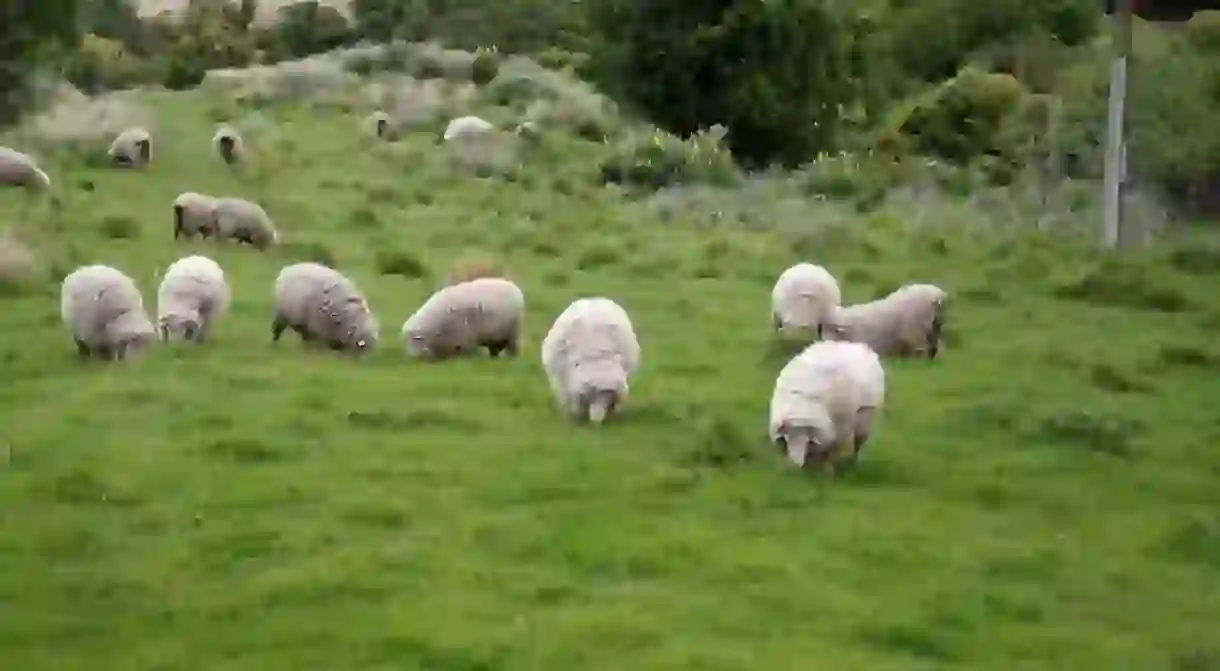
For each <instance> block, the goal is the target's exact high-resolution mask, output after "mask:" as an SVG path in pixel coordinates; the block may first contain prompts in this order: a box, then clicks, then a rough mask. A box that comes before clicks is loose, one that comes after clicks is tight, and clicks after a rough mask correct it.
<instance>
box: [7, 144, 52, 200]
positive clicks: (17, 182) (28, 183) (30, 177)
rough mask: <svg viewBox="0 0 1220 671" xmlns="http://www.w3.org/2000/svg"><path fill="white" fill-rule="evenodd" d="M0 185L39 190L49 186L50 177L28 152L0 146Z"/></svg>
mask: <svg viewBox="0 0 1220 671" xmlns="http://www.w3.org/2000/svg"><path fill="white" fill-rule="evenodd" d="M0 186H16V187H23V188H26V189H31V190H34V191H41V190H43V189H47V188H50V186H51V178H50V177H49V176H47V173H45V172H43V171H42V170H41V169H40V168H39V167H38V162H37V161H35V160H34V157H32V156H30V155H29V154H24V153H22V152H19V151H17V150H16V149H10V148H8V147H0Z"/></svg>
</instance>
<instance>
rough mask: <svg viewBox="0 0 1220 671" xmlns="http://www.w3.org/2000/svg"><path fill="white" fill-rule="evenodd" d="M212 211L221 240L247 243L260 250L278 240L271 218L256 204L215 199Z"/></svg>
mask: <svg viewBox="0 0 1220 671" xmlns="http://www.w3.org/2000/svg"><path fill="white" fill-rule="evenodd" d="M214 211H215V222H216V230H217V234H218V235H219V236H220V237H221V238H227V239H233V240H237V241H238V242H248V243H250V244H251V245H253V246H254V247H256V248H258V249H260V250H264V249H266V248H267V247H269V246H270V245H272V244H274V243H275V242H277V241H278V239H279V235H278V233H276V230H275V224H273V223H272V222H271V217H269V216H268V215H267V211H266V210H264V209H263V207H262V206H261V205H259V204H258V203H253V202H251V201H248V200H244V199H242V198H217V199H216V202H215V205H214Z"/></svg>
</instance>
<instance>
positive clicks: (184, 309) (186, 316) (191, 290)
mask: <svg viewBox="0 0 1220 671" xmlns="http://www.w3.org/2000/svg"><path fill="white" fill-rule="evenodd" d="M229 298H230V292H229V284H228V282H226V281H225V273H224V270H222V269H221V267H220V266H219V265H218V264H217V263H216V262H215V261H213V260H212V259H209V258H208V257H206V256H186V257H183V258H181V259H178V260H177V261H175V262H174V263H173V264H172V265H171V266H170V267H169V268H167V269H166V270H165V276H164V277H163V278H162V279H161V286H160V287H159V288H158V289H157V326H158V328H159V329H160V332H161V340H162V341H168V340H169V339H170V338H171V337H177V336H179V335H180V336H181V337H182V339H183V340H190V341H194V342H200V343H201V342H204V341H205V340H207V336H208V333H209V331H211V327H212V324H213V323H214V322H215V321H216V319H218V318H219V317H221V316H222V315H223V314H224V313H225V312H226V311H227V310H228V307H229Z"/></svg>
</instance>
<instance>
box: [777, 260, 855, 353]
mask: <svg viewBox="0 0 1220 671" xmlns="http://www.w3.org/2000/svg"><path fill="white" fill-rule="evenodd" d="M840 303H842V295H841V294H840V292H839V283H838V282H836V281H835V278H834V276H833V275H831V274H830V273H829V272H828V271H827V270H826V269H825V268H823V267H821V266H817V265H814V264H812V263H798V264H796V265H794V266H792V267H791V268H788V269H787V270H785V271H784V272H783V273H782V274H780V276H779V279H778V280H776V282H775V288H774V289H772V290H771V320H772V322H773V323H774V325H775V330H776V333H777V334H778V335H780V336H788V335H792V334H796V335H800V336H805V337H807V339H809V340H813V336H815V335H816V336H817V337H818V338H821V337H822V324H823V322H825V321H826V319H827V318H828V317H829V316H830V312H831V310H832V309H833V308H834V307H836V306H838V305H839V304H840Z"/></svg>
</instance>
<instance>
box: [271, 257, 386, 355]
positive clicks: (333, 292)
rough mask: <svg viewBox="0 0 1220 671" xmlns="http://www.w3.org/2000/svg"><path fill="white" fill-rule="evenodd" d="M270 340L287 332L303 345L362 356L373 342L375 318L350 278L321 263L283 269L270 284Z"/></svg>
mask: <svg viewBox="0 0 1220 671" xmlns="http://www.w3.org/2000/svg"><path fill="white" fill-rule="evenodd" d="M274 298H275V316H274V317H273V319H272V322H271V340H272V341H278V340H279V339H280V335H282V334H283V333H284V329H286V328H288V327H292V330H294V331H296V332H297V334H298V335H300V336H301V340H302V341H303V342H306V343H311V342H316V343H319V344H322V345H324V346H326V347H329V348H330V349H333V350H345V351H348V352H363V351H368V350H370V349H372V348H373V347H374V346H375V345H376V344H377V341H378V337H379V328H378V323H377V318H376V317H375V316H374V315H373V313H372V311H371V310H370V309H369V305H368V302H367V301H366V300H365V299H364V295H363V294H361V293H360V289H359V288H357V286H356V284H355V283H354V282H352V281H351V280H350V279H348V278H347V277H345V276H344V275H343V274H342V273H340V272H339V271H337V270H334V269H333V268H328V267H326V266H324V265H322V264H320V263H312V262H304V263H295V264H292V265H290V266H285V267H284V269H283V270H281V271H280V274H279V276H278V277H276V279H275V288H274Z"/></svg>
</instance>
